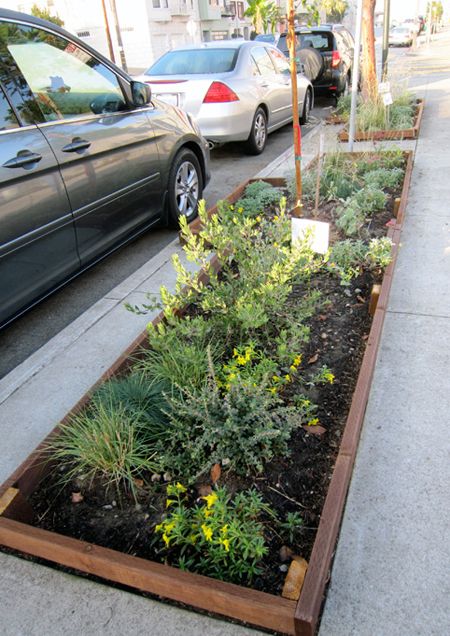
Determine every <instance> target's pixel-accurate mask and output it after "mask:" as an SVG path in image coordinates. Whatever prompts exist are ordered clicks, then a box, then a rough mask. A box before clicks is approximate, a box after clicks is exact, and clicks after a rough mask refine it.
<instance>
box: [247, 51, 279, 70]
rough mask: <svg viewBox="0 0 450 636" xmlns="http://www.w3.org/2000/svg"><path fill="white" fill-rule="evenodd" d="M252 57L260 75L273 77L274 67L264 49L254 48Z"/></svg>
mask: <svg viewBox="0 0 450 636" xmlns="http://www.w3.org/2000/svg"><path fill="white" fill-rule="evenodd" d="M252 57H253V59H254V61H255V62H256V65H257V67H258V69H259V72H260V73H261V75H273V74H274V73H275V67H274V65H273V62H272V60H271V59H270V55H269V53H268V52H267V49H266V48H264V47H263V46H258V47H256V48H254V49H253V50H252Z"/></svg>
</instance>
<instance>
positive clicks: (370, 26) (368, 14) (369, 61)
mask: <svg viewBox="0 0 450 636" xmlns="http://www.w3.org/2000/svg"><path fill="white" fill-rule="evenodd" d="M375 4H376V0H363V4H362V32H361V39H362V59H361V88H362V96H363V99H365V100H366V99H369V100H374V99H376V98H377V96H378V84H377V68H376V62H375V31H374V29H375Z"/></svg>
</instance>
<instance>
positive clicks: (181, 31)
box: [2, 0, 251, 72]
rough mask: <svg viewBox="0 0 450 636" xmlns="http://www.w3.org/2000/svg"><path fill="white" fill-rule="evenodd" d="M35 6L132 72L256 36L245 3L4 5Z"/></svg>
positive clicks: (70, 0)
mask: <svg viewBox="0 0 450 636" xmlns="http://www.w3.org/2000/svg"><path fill="white" fill-rule="evenodd" d="M33 4H37V5H38V6H39V7H40V8H43V9H49V11H50V12H51V13H52V14H54V15H58V16H59V17H60V18H61V19H62V20H64V27H65V28H66V29H67V30H68V31H71V32H72V33H75V34H76V35H77V36H78V37H79V38H80V39H81V40H83V41H85V42H87V43H88V44H90V45H91V46H93V47H94V48H95V49H97V50H99V51H100V52H101V53H103V54H104V55H105V56H106V57H109V58H113V59H114V61H115V62H116V63H117V64H119V65H122V66H124V65H125V64H126V66H127V68H128V70H129V71H131V72H139V71H141V70H143V69H145V68H147V67H148V66H150V64H151V63H152V62H153V61H154V60H156V59H157V58H158V57H159V56H160V55H162V54H163V53H165V52H166V51H168V50H170V49H172V48H174V47H177V46H182V45H184V44H189V43H194V42H201V41H205V42H208V41H210V40H218V39H227V38H231V37H236V36H239V37H243V38H245V39H248V38H249V37H250V34H251V23H250V20H249V19H248V18H245V17H244V11H245V10H246V8H247V6H248V4H247V2H246V1H244V0H22V1H20V0H2V6H3V7H5V8H9V9H15V10H17V11H23V12H25V13H30V12H31V7H32V6H33ZM106 25H108V28H109V31H110V34H111V44H110V45H109V43H108V38H107V28H106ZM116 25H118V28H119V29H120V33H119V34H118V33H117V26H116ZM120 41H121V46H120Z"/></svg>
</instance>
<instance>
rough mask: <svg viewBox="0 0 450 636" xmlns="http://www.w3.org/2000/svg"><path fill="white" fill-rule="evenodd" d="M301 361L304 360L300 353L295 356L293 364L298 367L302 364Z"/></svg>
mask: <svg viewBox="0 0 450 636" xmlns="http://www.w3.org/2000/svg"><path fill="white" fill-rule="evenodd" d="M301 361H302V356H301V355H298V356H295V358H294V361H293V363H292V364H293V365H294V366H295V367H298V365H299V364H300V362H301Z"/></svg>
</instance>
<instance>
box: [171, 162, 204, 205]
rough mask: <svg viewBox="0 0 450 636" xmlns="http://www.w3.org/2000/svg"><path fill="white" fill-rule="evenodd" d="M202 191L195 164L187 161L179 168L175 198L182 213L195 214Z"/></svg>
mask: <svg viewBox="0 0 450 636" xmlns="http://www.w3.org/2000/svg"><path fill="white" fill-rule="evenodd" d="M199 192H200V185H199V178H198V174H197V170H196V169H195V166H194V165H193V164H192V163H191V162H190V161H185V162H183V163H182V164H181V166H180V167H179V168H178V171H177V175H176V179H175V198H176V202H177V208H178V212H179V213H180V215H183V216H186V217H190V216H192V214H194V212H195V209H196V207H197V203H198V197H199Z"/></svg>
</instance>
